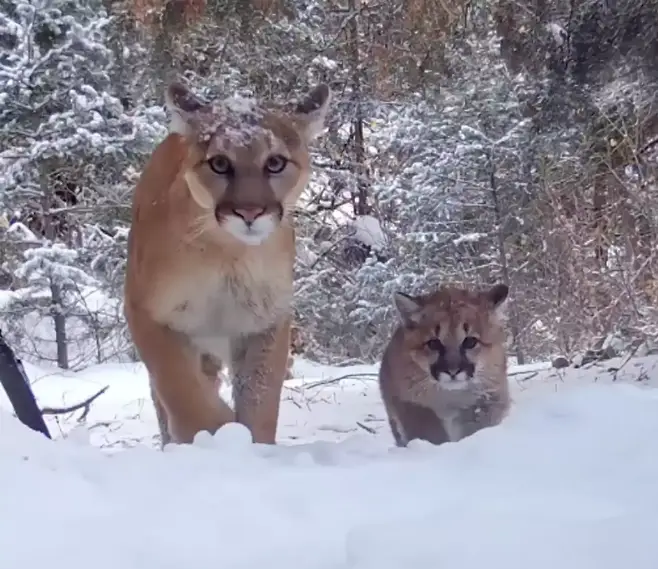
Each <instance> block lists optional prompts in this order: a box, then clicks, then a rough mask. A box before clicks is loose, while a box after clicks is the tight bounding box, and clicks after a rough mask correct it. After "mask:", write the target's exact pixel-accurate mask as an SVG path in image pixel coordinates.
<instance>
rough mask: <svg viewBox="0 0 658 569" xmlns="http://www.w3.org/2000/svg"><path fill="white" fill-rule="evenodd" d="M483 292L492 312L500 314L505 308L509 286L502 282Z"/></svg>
mask: <svg viewBox="0 0 658 569" xmlns="http://www.w3.org/2000/svg"><path fill="white" fill-rule="evenodd" d="M484 294H485V296H486V298H487V300H488V301H489V303H490V305H491V307H492V308H493V310H494V312H496V313H498V314H500V315H502V314H503V312H504V310H505V305H506V301H507V296H508V294H509V287H508V286H507V285H506V284H502V283H499V284H495V285H493V286H492V287H491V288H490V289H489V290H488V291H486V292H485V293H484Z"/></svg>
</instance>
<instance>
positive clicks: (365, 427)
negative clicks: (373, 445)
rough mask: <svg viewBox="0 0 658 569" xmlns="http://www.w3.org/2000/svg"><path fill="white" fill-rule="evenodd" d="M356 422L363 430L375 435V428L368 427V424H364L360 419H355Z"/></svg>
mask: <svg viewBox="0 0 658 569" xmlns="http://www.w3.org/2000/svg"><path fill="white" fill-rule="evenodd" d="M356 424H357V425H358V426H359V427H361V428H362V429H363V430H364V431H367V432H369V433H370V434H371V435H376V434H377V431H375V429H373V428H371V427H368V425H364V424H363V423H362V422H361V421H357V422H356Z"/></svg>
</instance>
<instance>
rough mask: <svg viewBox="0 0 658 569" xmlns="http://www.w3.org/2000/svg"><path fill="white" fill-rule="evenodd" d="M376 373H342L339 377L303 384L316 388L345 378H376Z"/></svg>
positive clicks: (306, 386)
mask: <svg viewBox="0 0 658 569" xmlns="http://www.w3.org/2000/svg"><path fill="white" fill-rule="evenodd" d="M376 377H377V374H376V373H348V374H346V375H340V376H338V377H332V378H330V379H321V380H320V381H314V382H313V383H308V384H306V385H303V387H304V389H314V388H316V387H322V386H324V385H333V384H334V383H339V382H341V381H343V380H344V379H358V378H376Z"/></svg>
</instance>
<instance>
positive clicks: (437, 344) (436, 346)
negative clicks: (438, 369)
mask: <svg viewBox="0 0 658 569" xmlns="http://www.w3.org/2000/svg"><path fill="white" fill-rule="evenodd" d="M425 346H427V347H428V348H429V349H430V350H432V351H433V352H438V351H440V350H441V348H442V347H443V346H442V345H441V340H439V339H438V338H432V339H431V340H427V342H425Z"/></svg>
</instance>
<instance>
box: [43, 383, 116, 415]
mask: <svg viewBox="0 0 658 569" xmlns="http://www.w3.org/2000/svg"><path fill="white" fill-rule="evenodd" d="M109 388H110V386H109V385H106V386H105V387H103V389H101V390H100V391H99V392H98V393H96V394H94V395H92V396H91V397H89V398H88V399H85V400H84V401H81V402H80V403H76V404H75V405H71V406H70V407H44V408H43V409H41V414H42V415H64V414H65V413H72V412H73V411H77V410H78V409H82V408H84V412H83V413H82V415H80V418H79V419H78V421H83V420H84V419H85V417H86V416H87V415H88V413H89V410H90V409H91V404H92V403H93V402H94V401H96V399H98V398H99V397H100V396H101V395H103V393H105V392H106V391H107V390H108V389H109Z"/></svg>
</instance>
